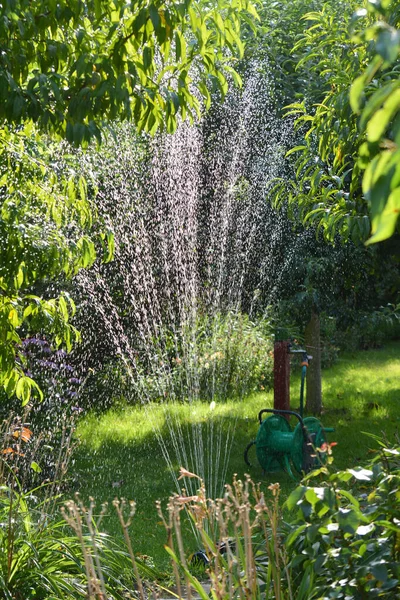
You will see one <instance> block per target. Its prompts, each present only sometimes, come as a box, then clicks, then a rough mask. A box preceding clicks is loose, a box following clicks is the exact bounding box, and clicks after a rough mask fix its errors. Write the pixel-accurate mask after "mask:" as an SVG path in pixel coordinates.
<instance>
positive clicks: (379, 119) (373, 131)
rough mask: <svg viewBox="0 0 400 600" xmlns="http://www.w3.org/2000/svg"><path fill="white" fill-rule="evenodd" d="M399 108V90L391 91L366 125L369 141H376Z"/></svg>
mask: <svg viewBox="0 0 400 600" xmlns="http://www.w3.org/2000/svg"><path fill="white" fill-rule="evenodd" d="M399 109H400V90H395V91H393V92H391V94H390V95H389V97H388V98H387V100H386V102H385V104H384V105H383V107H382V108H381V109H380V110H378V111H377V112H376V113H375V114H374V116H373V117H372V118H371V119H370V121H369V123H368V125H367V136H368V141H369V142H372V143H373V142H378V141H379V140H380V139H381V137H382V136H383V134H384V133H385V131H386V129H387V128H388V126H389V123H390V121H391V120H392V119H393V117H394V115H395V114H396V113H397V111H398V110H399Z"/></svg>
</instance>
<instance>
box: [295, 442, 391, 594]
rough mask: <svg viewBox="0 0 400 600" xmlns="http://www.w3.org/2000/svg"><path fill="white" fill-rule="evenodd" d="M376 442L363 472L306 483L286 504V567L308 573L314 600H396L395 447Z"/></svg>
mask: <svg viewBox="0 0 400 600" xmlns="http://www.w3.org/2000/svg"><path fill="white" fill-rule="evenodd" d="M376 439H377V441H378V443H379V444H380V446H381V449H380V451H379V453H378V454H377V456H376V457H375V458H374V459H373V461H372V462H371V463H370V464H369V465H368V468H362V467H355V468H354V469H347V470H346V471H340V472H338V473H334V474H332V475H330V476H329V477H328V478H327V480H326V481H323V482H322V483H321V484H320V485H319V486H318V487H311V486H310V485H307V482H306V485H301V486H299V487H297V488H296V490H294V491H293V493H292V494H291V495H290V496H289V498H288V500H287V502H286V505H287V507H288V508H289V509H290V510H293V509H296V510H297V514H296V516H295V518H294V519H293V520H292V522H291V525H290V528H291V532H290V534H289V535H288V537H287V539H286V542H285V544H286V547H287V550H288V552H289V553H290V555H291V557H292V559H291V563H290V564H291V567H292V569H293V572H294V573H296V572H297V573H301V572H303V571H304V570H306V571H307V570H308V571H309V572H310V573H312V574H313V587H314V589H315V593H316V594H317V597H318V598H324V599H327V600H328V599H331V598H332V599H333V598H335V599H336V598H342V599H345V598H354V599H360V600H361V599H363V598H375V597H379V598H389V599H393V600H394V599H395V598H398V589H399V582H400V519H399V516H400V447H399V445H397V446H395V447H390V446H388V445H387V444H385V443H383V442H382V441H381V440H379V439H378V438H376ZM325 472H326V469H325V468H324V469H321V470H320V472H315V473H313V474H311V475H310V476H309V477H319V476H320V475H321V474H322V475H323V476H325V474H326V473H325ZM346 484H349V486H351V487H349V486H347V485H346Z"/></svg>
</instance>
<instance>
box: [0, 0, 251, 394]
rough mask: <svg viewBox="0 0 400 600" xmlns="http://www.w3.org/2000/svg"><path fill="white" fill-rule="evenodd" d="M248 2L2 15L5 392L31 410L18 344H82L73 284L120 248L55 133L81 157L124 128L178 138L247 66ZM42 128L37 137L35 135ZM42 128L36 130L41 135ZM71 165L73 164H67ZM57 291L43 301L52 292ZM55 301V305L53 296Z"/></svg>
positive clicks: (9, 9)
mask: <svg viewBox="0 0 400 600" xmlns="http://www.w3.org/2000/svg"><path fill="white" fill-rule="evenodd" d="M255 17H256V12H255V10H254V7H253V5H252V4H251V3H250V2H248V1H247V0H235V1H234V2H228V1H224V0H222V1H218V2H217V1H216V2H215V3H213V2H211V3H210V2H202V1H201V0H197V1H194V0H193V1H191V0H186V1H184V2H182V3H178V2H172V3H171V2H163V1H159V0H155V1H146V0H136V1H134V2H131V3H125V2H123V1H122V0H113V1H109V0H88V1H86V2H84V1H82V0H72V1H71V0H69V1H68V2H67V1H65V0H60V1H58V2H49V1H48V0H41V1H37V2H31V1H30V0H10V1H7V2H5V3H3V4H2V5H1V7H0V123H1V129H0V203H1V208H0V232H1V245H0V259H1V268H0V291H1V294H0V325H1V339H0V385H2V386H4V388H5V389H6V391H7V393H8V394H9V395H11V394H14V393H16V394H17V396H18V397H19V398H21V399H22V400H23V402H24V403H26V402H28V401H29V398H30V395H31V391H32V389H34V390H36V392H37V393H38V394H39V395H40V390H39V388H38V386H37V385H36V384H35V382H34V381H33V380H32V379H31V378H30V377H29V376H28V375H27V373H26V372H25V369H24V358H23V354H22V353H21V351H20V342H21V336H22V335H26V334H27V333H28V332H29V331H33V332H44V331H47V332H49V333H50V334H51V335H52V337H53V339H54V342H55V344H56V345H59V344H62V343H64V344H66V346H67V348H70V346H71V344H72V341H73V339H76V338H77V337H78V333H77V332H76V330H75V329H74V328H73V327H72V326H71V324H70V317H71V315H72V314H73V312H74V305H73V302H72V300H71V299H70V298H69V297H68V295H67V294H65V293H63V292H62V288H63V281H64V280H65V279H66V278H70V277H72V276H73V275H74V274H75V273H76V272H77V271H78V270H79V269H81V268H87V267H89V266H90V265H91V264H92V263H93V261H94V259H95V257H96V252H98V251H99V250H101V249H102V252H103V251H104V257H105V259H106V260H110V259H111V257H112V237H111V236H110V235H109V234H108V233H107V231H106V230H105V229H104V227H102V226H101V224H99V223H97V222H96V214H95V213H93V210H92V206H91V204H90V202H89V200H88V195H87V182H86V181H85V180H84V179H83V178H82V177H77V176H76V174H75V172H74V164H73V161H72V162H71V161H69V160H68V158H66V157H65V158H64V159H63V160H61V161H60V160H55V156H56V155H58V154H60V148H59V147H57V146H55V145H54V143H53V142H52V138H51V137H43V135H42V133H43V132H46V133H47V134H48V135H50V136H53V137H54V136H55V137H56V138H65V139H66V140H67V141H68V142H70V143H73V144H74V145H76V146H79V145H85V144H88V143H89V142H90V141H91V140H92V139H93V138H95V139H97V141H98V142H100V141H101V135H102V131H103V130H104V128H106V127H108V126H109V125H110V122H111V121H112V120H113V119H130V120H133V121H134V122H135V124H136V125H137V128H138V130H139V131H140V130H146V131H149V132H150V133H153V132H154V131H156V129H157V128H166V129H167V131H173V130H174V129H175V127H176V122H177V119H178V116H179V115H180V117H182V118H186V117H190V118H193V117H194V116H195V115H196V114H199V112H200V107H201V103H202V102H204V104H205V105H206V106H207V105H208V104H209V102H210V93H211V91H212V90H213V89H217V90H218V91H219V93H220V94H221V95H222V96H223V95H224V94H225V92H226V90H227V86H228V79H227V78H228V77H231V78H232V79H233V80H234V81H236V83H240V78H239V77H238V76H237V75H236V72H235V71H234V69H233V68H232V66H231V64H230V63H231V58H232V54H233V53H234V52H236V51H237V52H238V54H239V55H240V54H242V52H243V45H242V42H241V40H240V27H241V20H245V21H246V22H247V23H249V25H250V26H251V25H252V23H253V19H254V18H255ZM33 125H35V127H34V126H33ZM36 127H37V128H36ZM63 154H65V152H63ZM44 289H45V290H46V291H43V290H44ZM54 291H56V292H57V294H56V296H54V295H52V293H54Z"/></svg>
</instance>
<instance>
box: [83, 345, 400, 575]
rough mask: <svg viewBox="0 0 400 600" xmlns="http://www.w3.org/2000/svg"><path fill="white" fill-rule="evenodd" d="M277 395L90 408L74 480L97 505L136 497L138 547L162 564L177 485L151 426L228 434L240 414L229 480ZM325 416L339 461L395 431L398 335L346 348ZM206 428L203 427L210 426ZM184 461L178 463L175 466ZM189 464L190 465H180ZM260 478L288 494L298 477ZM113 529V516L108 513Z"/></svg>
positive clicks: (357, 457)
mask: <svg viewBox="0 0 400 600" xmlns="http://www.w3.org/2000/svg"><path fill="white" fill-rule="evenodd" d="M299 383H300V380H299V368H296V367H294V368H293V369H292V381H291V401H292V407H293V408H294V409H296V407H298V404H299ZM272 403H273V395H272V391H269V392H267V393H264V392H263V393H255V394H253V395H251V396H250V397H248V398H245V399H243V400H242V401H238V400H230V401H227V402H224V403H222V402H217V403H216V404H215V406H214V405H212V406H211V405H210V403H208V402H207V403H201V402H196V403H193V404H191V405H188V404H183V403H178V402H175V403H169V404H168V405H167V406H166V405H151V406H150V407H149V406H147V407H141V406H138V407H136V406H135V407H132V406H123V405H122V406H120V407H119V408H117V409H113V410H110V411H108V412H106V413H103V414H94V413H93V414H89V415H87V416H85V417H84V418H83V419H82V421H81V423H80V425H79V428H78V436H79V438H80V439H81V446H80V448H79V450H78V453H77V458H76V462H75V473H76V475H77V478H78V480H77V487H78V488H79V489H80V490H81V492H82V495H83V496H89V495H92V496H94V497H95V498H96V499H97V500H98V502H99V505H100V503H101V502H103V501H109V502H110V501H112V499H113V498H114V497H115V496H116V495H122V496H125V497H127V498H129V499H130V498H133V499H135V500H136V502H137V516H136V518H135V519H134V525H133V529H132V533H133V538H134V546H135V548H136V550H137V551H139V552H141V553H144V554H149V555H152V556H154V558H155V559H156V562H157V564H158V565H160V564H165V562H166V559H165V554H164V549H163V544H164V543H165V532H164V529H163V527H162V526H161V525H160V524H159V523H158V518H157V515H156V511H155V507H154V504H155V501H156V500H157V499H161V500H163V501H166V499H167V498H168V496H169V494H170V493H171V492H173V491H175V488H174V483H173V479H172V477H171V472H170V470H169V469H168V468H167V465H166V463H165V460H164V458H163V455H162V452H161V449H160V445H159V443H158V441H157V439H156V436H155V434H154V424H156V426H157V428H158V430H159V431H160V432H161V433H162V434H163V435H165V443H166V444H167V448H169V450H171V448H170V447H169V445H168V444H169V441H168V427H167V423H166V419H168V420H169V421H170V422H172V423H174V422H175V423H179V425H180V427H181V428H182V431H184V432H186V433H188V432H189V433H190V431H191V429H190V428H191V426H192V425H193V424H194V423H203V424H211V423H212V424H213V425H214V434H215V435H221V436H226V435H227V432H228V431H229V430H230V429H231V428H232V423H233V422H235V424H236V425H235V432H234V437H233V440H232V449H231V454H230V458H229V465H228V472H227V480H228V481H229V480H231V478H232V476H233V474H234V473H237V474H238V476H239V477H243V476H244V473H246V472H248V471H249V468H248V467H246V465H245V463H244V460H243V451H244V448H245V446H246V445H247V443H248V442H249V441H251V440H252V439H254V437H255V435H256V433H257V430H258V421H257V415H258V412H259V411H260V410H261V409H262V408H266V407H270V406H272ZM323 404H324V414H323V416H322V421H323V423H324V425H326V426H332V427H335V433H333V434H330V440H334V441H336V442H337V444H338V445H337V446H336V447H335V449H334V456H335V462H334V465H335V466H336V467H337V468H346V467H349V466H353V465H354V464H358V463H362V462H363V461H364V460H365V459H366V458H367V457H368V455H369V452H370V449H371V448H374V447H376V444H375V442H374V440H372V439H371V438H370V437H368V436H366V435H364V433H363V432H367V433H373V434H377V435H386V436H387V437H388V438H393V437H394V435H395V433H396V431H398V430H399V425H400V343H399V342H396V343H391V344H388V345H387V346H386V347H385V348H384V349H382V350H374V351H367V352H366V351H362V352H357V353H354V354H343V355H341V356H340V359H339V361H338V363H337V364H336V365H335V366H334V367H333V368H331V369H328V370H325V371H324V372H323ZM208 430H209V429H207V428H206V431H208ZM179 466H181V465H179V464H173V468H174V469H175V470H176V472H178V469H179ZM183 466H187V465H183ZM251 475H252V477H253V478H254V479H255V480H260V481H262V482H263V486H264V488H265V489H266V488H267V486H268V485H269V484H270V483H271V482H275V481H279V482H280V484H281V486H282V488H283V493H284V494H287V493H288V492H289V491H290V490H291V489H292V488H293V486H294V485H295V484H294V483H293V482H292V481H291V480H290V479H289V478H288V476H287V475H286V474H284V473H275V474H268V475H263V473H262V471H261V468H260V467H259V466H258V465H255V466H254V467H253V468H252V470H251ZM106 525H107V527H108V528H109V529H110V530H111V531H114V532H116V531H117V530H118V526H117V522H116V519H114V518H110V519H109V521H108V522H107V521H106Z"/></svg>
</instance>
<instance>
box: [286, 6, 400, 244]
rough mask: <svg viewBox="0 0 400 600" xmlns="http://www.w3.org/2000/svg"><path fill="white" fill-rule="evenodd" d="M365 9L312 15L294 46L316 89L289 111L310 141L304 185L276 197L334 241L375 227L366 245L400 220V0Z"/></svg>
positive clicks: (300, 152) (300, 162)
mask: <svg viewBox="0 0 400 600" xmlns="http://www.w3.org/2000/svg"><path fill="white" fill-rule="evenodd" d="M366 6H367V9H361V10H356V3H354V2H352V1H349V2H346V3H341V4H340V6H339V7H338V6H336V5H335V6H334V5H333V3H330V2H326V3H325V4H324V6H323V8H322V10H320V11H318V12H317V11H316V12H313V13H308V14H307V15H306V16H305V17H304V19H305V21H306V22H307V24H308V27H307V28H306V30H305V32H304V34H303V35H302V36H301V37H300V38H299V40H298V42H297V44H296V46H295V52H301V53H302V58H301V60H300V61H299V62H298V64H297V70H298V72H299V77H300V78H301V74H302V73H304V72H305V70H306V71H307V72H308V83H307V85H306V86H305V87H304V88H303V90H302V94H301V95H302V97H303V100H302V101H301V102H298V103H295V104H292V105H291V106H290V107H288V108H289V113H288V114H295V115H296V116H297V120H296V125H297V127H298V130H299V134H300V135H299V139H301V140H302V142H301V144H300V145H299V146H297V147H295V148H293V149H292V150H291V153H296V157H297V158H296V161H295V164H294V167H295V172H296V176H295V180H294V182H293V183H292V184H291V185H290V188H289V189H287V187H286V186H285V185H283V183H282V184H280V185H278V186H277V192H278V193H277V198H278V202H281V201H283V200H284V199H286V197H287V196H289V200H290V201H291V202H292V205H293V206H295V210H297V212H298V213H300V216H301V217H302V218H303V219H304V220H305V221H307V222H311V223H313V224H315V225H317V227H318V230H319V229H322V231H323V233H324V235H325V237H326V238H327V239H329V240H331V241H332V240H333V239H334V237H335V235H336V233H340V234H342V235H343V236H344V238H347V237H352V238H353V239H356V240H360V239H362V240H366V239H367V238H368V236H369V234H370V232H371V229H372V234H373V236H372V237H371V238H370V239H369V240H368V242H367V243H372V242H376V241H381V240H384V239H386V238H388V237H390V235H392V234H393V232H394V230H395V227H396V222H397V217H398V214H399V201H400V200H399V197H400V194H399V193H398V187H399V176H398V174H397V165H398V162H399V161H398V158H399V156H400V155H398V154H397V152H398V141H399V139H400V138H399V139H398V133H397V131H398V123H397V122H398V121H399V119H398V117H397V115H398V110H399V108H400V96H399V75H398V73H399V65H400V61H399V48H400V40H399V35H400V34H399V31H398V29H397V25H398V23H399V6H400V3H399V2H398V1H397V0H394V1H393V2H390V1H389V0H387V1H386V2H381V3H380V2H372V1H371V2H369V1H368V2H366ZM377 13H378V17H379V21H378V22H376V17H377ZM360 73H362V74H361V75H360ZM359 115H360V116H359ZM399 123H400V121H399ZM371 226H372V227H371Z"/></svg>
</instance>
